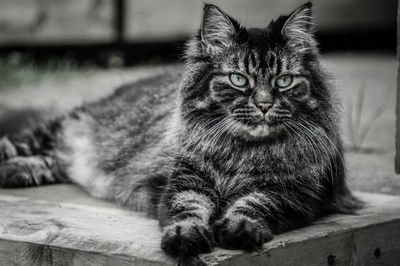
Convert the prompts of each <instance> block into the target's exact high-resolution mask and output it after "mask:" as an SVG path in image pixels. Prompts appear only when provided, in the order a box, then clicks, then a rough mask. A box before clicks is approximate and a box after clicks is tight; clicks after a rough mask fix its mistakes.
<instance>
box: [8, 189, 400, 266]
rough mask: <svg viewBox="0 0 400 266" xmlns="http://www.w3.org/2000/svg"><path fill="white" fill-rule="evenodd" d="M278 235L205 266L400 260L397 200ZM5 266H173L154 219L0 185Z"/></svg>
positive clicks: (79, 198)
mask: <svg viewBox="0 0 400 266" xmlns="http://www.w3.org/2000/svg"><path fill="white" fill-rule="evenodd" d="M358 195H359V196H360V197H361V198H362V199H363V200H365V201H366V202H368V205H369V206H368V207H367V208H366V209H364V210H362V211H360V212H359V214H358V215H335V216H331V217H327V218H325V219H322V220H319V221H318V222H316V223H315V224H313V225H311V226H309V227H306V228H302V229H299V230H294V231H291V232H287V233H285V234H281V235H279V236H276V237H275V239H274V240H273V241H271V242H269V243H266V244H265V245H264V248H263V250H262V251H261V252H259V253H242V252H241V251H228V250H223V249H215V251H214V252H213V253H211V254H204V255H202V256H201V259H202V260H203V261H204V262H205V264H207V265H229V266H233V265H240V266H245V265H399V263H400V197H394V196H386V195H378V194H364V193H360V194H358ZM0 210H1V211H0V265H2V266H3V265H115V266H116V265H118V266H119V265H173V264H175V261H174V260H172V259H171V258H168V257H167V256H166V255H165V254H164V253H163V252H162V251H161V249H160V247H159V246H160V238H161V232H160V230H159V228H158V224H157V221H155V220H151V219H148V218H146V217H144V216H143V215H141V214H138V213H131V212H129V211H126V210H123V209H121V208H118V207H116V206H115V205H114V204H112V203H109V202H104V201H101V200H97V199H94V198H91V197H89V196H88V195H86V194H85V192H83V191H82V190H81V189H79V188H77V187H75V186H72V185H56V186H48V187H40V188H31V189H19V190H0Z"/></svg>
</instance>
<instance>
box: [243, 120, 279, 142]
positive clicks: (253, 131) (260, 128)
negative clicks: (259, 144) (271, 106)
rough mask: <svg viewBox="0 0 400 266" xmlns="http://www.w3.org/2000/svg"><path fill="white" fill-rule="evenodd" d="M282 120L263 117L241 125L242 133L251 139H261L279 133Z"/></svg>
mask: <svg viewBox="0 0 400 266" xmlns="http://www.w3.org/2000/svg"><path fill="white" fill-rule="evenodd" d="M281 122H282V119H274V118H271V117H263V118H261V119H256V120H253V121H252V122H250V123H248V122H246V123H243V129H244V130H243V131H244V132H243V133H245V134H246V135H247V136H250V137H253V138H263V137H268V136H271V135H275V134H277V133H279V132H281Z"/></svg>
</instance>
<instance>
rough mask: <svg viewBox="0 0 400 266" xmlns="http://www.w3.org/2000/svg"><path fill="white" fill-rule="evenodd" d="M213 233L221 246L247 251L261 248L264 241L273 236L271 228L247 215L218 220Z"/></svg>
mask: <svg viewBox="0 0 400 266" xmlns="http://www.w3.org/2000/svg"><path fill="white" fill-rule="evenodd" d="M213 233H214V239H215V241H216V242H217V243H218V244H219V245H220V246H222V247H224V248H228V249H242V250H246V251H255V250H259V249H260V248H261V247H262V245H263V244H264V242H266V241H269V240H271V239H272V238H273V236H272V233H271V231H270V229H269V228H265V227H263V226H262V225H261V224H260V223H258V222H256V221H253V220H251V219H249V218H247V217H245V216H242V217H234V218H230V217H227V218H224V219H221V220H219V221H217V222H216V223H215V224H214V227H213Z"/></svg>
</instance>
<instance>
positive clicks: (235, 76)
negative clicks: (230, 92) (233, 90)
mask: <svg viewBox="0 0 400 266" xmlns="http://www.w3.org/2000/svg"><path fill="white" fill-rule="evenodd" d="M229 80H230V81H231V83H232V84H233V85H234V86H236V87H239V88H243V87H246V86H247V85H248V84H249V81H248V79H247V78H246V77H245V76H244V75H242V74H239V73H232V74H230V75H229Z"/></svg>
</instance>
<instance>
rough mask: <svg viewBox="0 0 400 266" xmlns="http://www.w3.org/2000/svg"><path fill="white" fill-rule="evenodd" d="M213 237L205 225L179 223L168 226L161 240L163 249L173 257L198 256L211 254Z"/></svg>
mask: <svg viewBox="0 0 400 266" xmlns="http://www.w3.org/2000/svg"><path fill="white" fill-rule="evenodd" d="M212 243H213V240H212V235H211V233H210V231H209V230H208V229H207V228H206V227H205V226H203V225H198V224H195V223H193V222H179V223H175V224H172V225H170V226H168V227H167V228H166V230H165V233H164V236H163V238H162V240H161V248H162V249H163V250H164V251H165V252H166V253H168V254H169V255H171V256H174V257H180V256H196V255H197V254H199V253H204V252H210V251H211V248H212Z"/></svg>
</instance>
